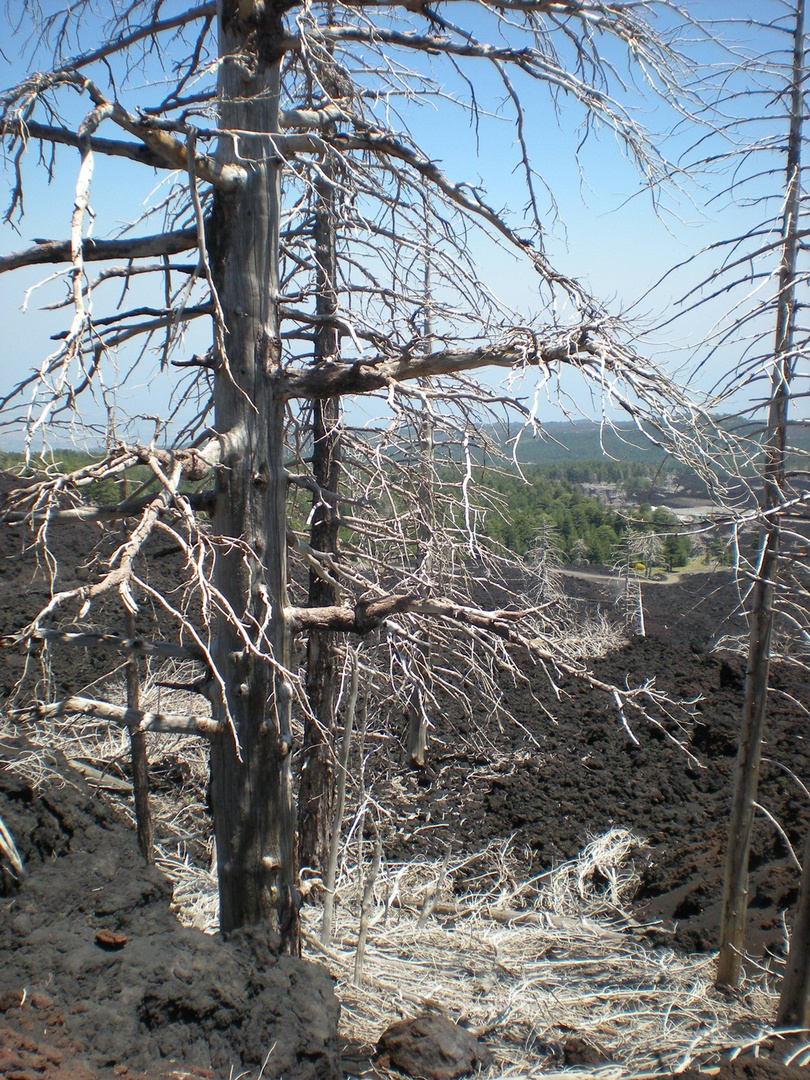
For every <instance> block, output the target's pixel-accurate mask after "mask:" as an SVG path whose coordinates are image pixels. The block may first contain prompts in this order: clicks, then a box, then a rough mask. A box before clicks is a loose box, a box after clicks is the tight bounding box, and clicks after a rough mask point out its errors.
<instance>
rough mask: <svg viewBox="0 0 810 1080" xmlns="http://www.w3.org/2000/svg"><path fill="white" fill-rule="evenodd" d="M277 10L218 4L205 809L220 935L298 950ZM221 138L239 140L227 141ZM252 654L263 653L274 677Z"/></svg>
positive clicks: (211, 237)
mask: <svg viewBox="0 0 810 1080" xmlns="http://www.w3.org/2000/svg"><path fill="white" fill-rule="evenodd" d="M248 7H250V8H251V14H250V18H249V20H247V21H246V22H244V23H243V22H242V21H241V19H242V16H241V14H240V13H242V12H243V9H246V8H248ZM282 10H283V9H281V8H273V7H271V6H269V5H268V7H267V8H259V6H258V5H257V6H256V8H255V10H253V9H252V5H249V4H248V5H240V6H239V9H238V12H237V10H236V9H234V8H230V6H229V7H228V11H227V12H226V10H225V5H224V4H223V3H220V10H219V31H220V56H232V55H235V54H237V53H241V55H240V56H239V57H238V59H234V60H231V61H227V60H226V61H225V62H223V63H221V64H220V68H219V94H220V112H221V115H220V123H221V126H222V128H223V129H224V131H225V134H224V135H223V137H222V138H221V140H220V146H219V156H220V160H221V161H223V162H230V161H234V160H235V158H236V155H237V154H238V159H239V164H240V165H241V166H242V167H243V168H244V169H245V170H246V178H245V181H244V183H243V184H242V185H241V186H240V188H239V189H238V190H237V191H236V192H235V193H234V194H227V195H224V194H222V193H217V195H216V197H215V202H214V208H213V212H212V221H211V235H210V257H211V261H212V273H213V277H214V283H215V285H216V287H217V291H218V294H219V303H220V305H221V308H222V312H223V315H224V324H225V325H224V328H223V329H224V332H223V331H222V330H218V331H217V333H216V342H215V359H216V361H217V367H216V376H215V390H214V401H215V410H216V412H215V417H216V427H217V430H218V431H219V432H220V433H222V435H223V437H224V439H225V453H224V461H223V466H224V467H222V468H220V469H219V471H218V476H217V500H216V511H215V513H214V518H213V525H214V533H215V535H217V536H220V537H223V538H224V539H223V540H222V542H221V549H220V551H219V554H218V558H217V562H216V568H215V577H214V583H215V585H216V587H217V588H218V589H219V590H220V592H221V593H222V595H223V596H224V597H225V599H226V601H227V602H228V603H229V604H230V606H231V608H232V610H233V611H234V612H235V613H236V616H237V618H238V620H239V622H240V623H241V626H239V625H235V620H233V619H228V618H225V617H222V616H221V617H220V620H219V625H218V628H217V636H216V640H215V642H214V648H213V655H214V659H215V661H216V663H217V667H218V670H219V672H220V674H221V676H222V679H223V682H224V688H225V693H226V695H227V704H228V707H229V709H230V713H231V716H232V718H233V722H234V728H235V733H234V734H235V736H236V738H235V737H234V734H232V733H227V734H224V735H220V736H217V737H216V738H215V739H214V740H213V742H212V747H211V801H212V807H213V813H214V826H215V834H216V842H217V860H218V873H219V895H220V926H221V928H222V930H223V932H225V933H227V932H229V931H231V930H234V929H236V928H238V927H240V926H243V925H248V924H255V923H259V922H262V921H265V920H267V919H271V920H273V921H274V922H275V924H276V925H277V928H278V930H279V933H280V935H281V938H282V943H283V946H284V947H285V948H286V949H287V950H288V951H290V952H298V951H299V950H300V945H299V931H298V904H297V902H296V900H297V894H296V892H295V884H296V857H295V821H294V813H293V801H292V777H291V770H290V763H291V754H290V744H291V723H290V712H291V696H292V695H291V688H290V686H289V683H288V681H287V679H286V678H285V674H284V671H285V670H287V669H289V664H290V641H291V632H290V627H289V625H288V622H287V618H286V609H287V585H286V578H287V562H286V493H287V479H286V473H285V470H284V458H283V454H284V418H285V403H284V400H283V398H282V397H281V396H280V395H279V394H278V393H277V392H276V381H277V376H278V373H279V365H280V361H281V343H280V340H279V334H278V315H277V306H276V305H277V296H278V249H279V203H280V185H279V167H280V163H279V161H278V159H277V158H276V157H274V156H273V155H272V150H271V147H270V142H269V140H268V139H267V138H262V137H261V135H262V134H271V133H274V132H277V131H278V106H279V69H280V49H279V48H278V43H279V42H280V40H281V37H282V26H281V21H280V20H281V14H282ZM229 130H235V131H238V132H240V135H239V136H238V138H236V137H229V136H228V134H227V132H228V131H229ZM250 132H256V133H257V136H256V137H255V138H252V137H251V136H250V134H249V133H250ZM226 349H227V354H226V352H225V350H226ZM226 433H227V434H226ZM254 648H255V649H256V650H257V651H258V650H261V651H263V652H267V651H268V649H270V650H271V651H272V655H273V658H274V660H275V664H276V665H280V667H279V666H271V664H270V663H268V662H267V661H266V660H263V659H260V658H259V657H258V656H257V655H256V653H255V652H254V651H253V650H254ZM237 739H238V745H237Z"/></svg>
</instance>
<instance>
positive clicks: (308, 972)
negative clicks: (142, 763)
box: [0, 742, 340, 1080]
mask: <svg viewBox="0 0 810 1080" xmlns="http://www.w3.org/2000/svg"><path fill="white" fill-rule="evenodd" d="M25 754H26V749H25V747H24V745H22V744H21V743H17V744H16V745H12V744H9V743H8V742H5V743H4V744H3V745H2V747H0V755H2V758H3V759H4V767H0V816H1V817H2V818H3V820H4V821H5V823H6V826H7V827H8V829H9V830H10V832H11V833H12V835H13V836H14V838H15V840H16V842H17V847H18V849H19V851H20V854H21V856H22V858H23V861H24V863H25V866H26V870H27V875H26V877H25V879H24V881H23V882H22V887H21V888H20V889H19V891H16V892H12V889H11V886H10V883H9V882H8V881H6V885H5V892H6V893H7V894H10V895H7V896H6V898H5V899H4V901H3V918H2V922H1V923H0V956H2V977H1V979H0V991H2V993H1V994H0V1009H2V1010H3V1013H4V1019H3V1028H4V1030H5V1034H4V1036H3V1045H4V1047H5V1048H6V1051H7V1052H8V1053H7V1057H6V1059H4V1061H5V1066H4V1068H3V1067H0V1073H2V1074H3V1075H7V1076H10V1075H12V1074H13V1073H14V1071H15V1069H16V1070H21V1073H20V1075H22V1074H23V1073H25V1075H26V1077H27V1076H28V1075H29V1074H30V1075H31V1076H42V1077H43V1078H45V1080H57V1077H59V1076H60V1075H71V1076H77V1075H80V1074H79V1073H78V1072H76V1071H74V1066H73V1065H72V1064H71V1065H70V1067H69V1068H68V1065H67V1064H66V1062H68V1063H69V1062H70V1061H72V1060H73V1059H74V1057H75V1055H81V1058H82V1059H83V1062H84V1064H83V1065H82V1068H84V1069H85V1072H86V1071H87V1070H88V1069H89V1070H91V1071H92V1073H95V1074H97V1075H98V1076H99V1077H106V1076H113V1075H118V1076H120V1075H124V1074H125V1073H126V1070H130V1072H131V1073H134V1074H137V1073H144V1074H146V1075H148V1076H149V1077H150V1078H157V1077H166V1076H170V1075H172V1074H173V1073H176V1072H177V1071H178V1070H181V1069H182V1070H186V1071H187V1070H189V1069H192V1070H193V1069H196V1070H197V1075H212V1074H211V1073H210V1071H207V1070H212V1069H213V1070H215V1071H216V1072H217V1074H225V1075H227V1074H228V1073H229V1072H230V1071H231V1070H233V1072H234V1073H239V1072H242V1071H243V1070H251V1071H254V1072H258V1071H259V1069H261V1068H262V1066H264V1072H263V1075H264V1076H265V1077H276V1076H281V1075H283V1076H285V1077H287V1078H300V1080H315V1078H323V1080H328V1078H331V1077H337V1076H339V1075H340V1069H339V1062H338V1045H337V1040H336V1031H337V1021H338V1012H339V1009H338V1004H337V999H336V997H335V994H334V988H333V983H332V980H331V978H330V976H329V975H328V973H327V972H326V971H325V969H324V968H322V967H320V966H319V965H317V964H313V963H307V962H304V961H300V960H296V959H293V958H291V957H287V956H278V955H277V951H276V947H275V946H276V942H275V941H274V940H273V939H272V938H271V937H270V936H269V935H268V934H267V933H263V932H259V931H251V932H250V933H241V934H236V935H233V936H232V937H231V938H230V939H229V940H228V941H227V942H226V941H223V940H222V939H221V938H220V937H219V935H214V936H209V935H205V934H203V933H201V932H200V931H198V930H195V929H191V928H186V927H183V926H181V925H180V924H179V923H178V921H177V920H176V918H175V917H174V915H173V914H172V912H171V910H170V906H169V905H170V900H171V889H170V886H169V885H168V883H167V881H166V879H165V878H164V877H163V875H162V874H161V873H160V872H159V871H157V870H155V869H154V868H149V867H145V866H144V865H143V863H142V860H141V859H140V856H139V854H138V852H137V848H136V846H135V842H134V837H133V835H132V830H131V828H130V827H129V826H128V825H127V824H124V823H122V822H120V821H119V820H118V819H117V818H116V816H115V814H114V813H113V812H112V811H111V809H110V807H109V806H108V805H107V804H106V803H104V802H101V801H99V800H98V799H96V798H94V797H92V796H91V795H90V793H89V791H88V789H87V788H86V786H85V784H84V782H83V780H82V778H81V777H80V776H79V775H78V774H77V773H76V772H75V771H74V770H73V769H71V768H70V766H69V765H68V764H67V762H66V761H64V759H62V758H60V757H59V756H58V755H56V756H54V757H53V759H52V761H51V762H50V763H48V764H49V766H50V770H53V771H52V772H50V770H49V772H50V777H49V780H48V782H47V783H45V784H44V785H43V786H40V787H38V788H36V789H35V787H34V785H33V784H32V783H31V782H30V781H29V780H27V779H26V778H25V777H24V776H21V775H20V774H19V773H18V772H15V771H14V767H13V766H14V763H15V762H16V763H19V762H20V759H21V756H23V757H24V755H25ZM9 763H11V764H9ZM46 1030H47V1034H46ZM4 1052H5V1051H4ZM8 1055H11V1056H8ZM26 1070H28V1071H27V1072H26ZM60 1070H61V1073H60ZM66 1070H67V1071H66ZM122 1070H123V1071H122ZM192 1075H193V1074H192Z"/></svg>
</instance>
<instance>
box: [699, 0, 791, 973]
mask: <svg viewBox="0 0 810 1080" xmlns="http://www.w3.org/2000/svg"><path fill="white" fill-rule="evenodd" d="M804 76H805V72H804V0H797V3H796V22H795V27H794V52H793V74H792V94H791V108H790V131H789V135H788V148H787V163H786V199H785V209H784V214H783V221H782V249H781V262H780V266H779V293H778V297H777V306H776V337H775V343H774V362H773V368H772V372H771V392H770V398H769V403H768V417H767V441H766V445H765V451H764V453H765V457H764V462H763V469H762V493H761V496H760V500H759V506H760V510H761V520H762V522H763V526H762V537H761V548H760V558H759V566H758V572H757V577H756V581H755V583H754V587H753V590H752V595H751V629H750V634H749V641H748V666H747V670H746V676H745V704H744V706H743V717H742V727H741V731H740V745H739V750H738V754H737V766H736V773H735V781H734V798H733V802H732V808H731V821H730V826H729V841H728V851H727V853H726V873H725V883H724V888H723V915H722V922H721V928H720V956H719V959H718V965H717V981H718V983H720V984H722V985H734V984H735V983H736V982H737V981H738V979H739V976H740V969H741V964H742V956H743V948H744V940H745V919H746V913H747V910H748V857H749V853H750V850H751V833H752V830H753V827H754V813H755V809H756V807H755V803H756V795H757V787H758V785H759V766H760V756H761V749H762V737H763V734H764V731H765V718H766V711H767V703H768V678H769V672H770V660H771V638H772V635H773V621H774V592H775V588H776V584H777V580H778V574H779V544H780V514H779V510H778V508H779V507H780V505H781V504H782V502H783V498H784V495H783V492H784V482H785V442H786V434H787V420H788V404H789V400H790V383H791V378H792V375H793V367H794V362H795V357H794V354H793V338H794V324H795V310H796V300H795V291H796V261H797V255H798V247H799V242H798V236H797V223H798V218H799V212H800V208H801V141H802V85H803V81H804Z"/></svg>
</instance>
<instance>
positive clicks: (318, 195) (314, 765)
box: [298, 165, 341, 874]
mask: <svg viewBox="0 0 810 1080" xmlns="http://www.w3.org/2000/svg"><path fill="white" fill-rule="evenodd" d="M331 180H332V178H331V171H330V169H329V166H328V165H327V166H325V168H324V172H323V174H322V175H321V176H320V177H319V178H318V180H317V181H316V183H315V257H316V289H317V295H316V311H317V314H318V315H319V316H321V317H322V318H323V319H329V318H330V317H331V316H333V315H334V314H335V312H336V311H337V289H336V274H337V253H336V249H335V244H336V236H337V228H336V225H337V222H336V212H337V207H336V188H335V185H334V184H333V183H332V182H331ZM338 349H339V340H338V334H337V331H336V329H335V327H334V326H333V325H332V324H331V323H329V322H328V321H323V322H320V323H319V325H318V329H317V331H316V336H315V355H314V357H313V362H314V363H315V364H323V363H328V362H330V361H332V362H334V361H335V360H336V359H337V358H338ZM340 460H341V433H340V403H339V401H338V400H337V399H336V398H324V399H320V398H319V399H316V400H315V401H314V402H313V405H312V475H313V477H314V479H315V481H316V482H317V483H318V484H319V485H320V487H321V488H325V489H326V490H327V491H332V492H337V491H338V488H339V486H340V469H341V465H340ZM338 530H339V525H338V508H337V506H334V505H332V504H331V503H330V501H329V497H328V496H326V497H321V496H319V495H317V494H316V495H315V497H314V499H313V506H312V520H311V523H310V537H309V540H310V544H311V545H312V547H313V548H315V549H316V550H317V551H328V552H330V553H331V554H332V555H334V556H337V553H338ZM337 602H338V596H337V593H336V590H335V588H334V586H333V585H332V584H331V583H330V582H328V581H325V580H324V579H323V578H322V577H321V576H320V575H318V574H315V573H314V572H310V576H309V605H310V607H327V606H331V605H333V604H336V603H337ZM338 679H339V668H338V656H337V650H336V641H335V633H334V631H331V630H318V629H312V630H310V633H309V638H308V643H307V676H306V687H307V698H308V701H309V707H310V710H311V714H312V715H311V716H309V717H307V718H306V719H305V722H304V760H303V768H302V772H301V783H300V786H299V791H298V805H299V816H298V841H299V852H300V857H301V865H302V866H307V867H309V868H310V869H311V870H313V871H314V872H316V873H320V874H323V873H324V871H325V869H326V865H327V862H328V859H329V846H330V838H331V833H332V827H333V824H334V821H333V819H334V808H335V766H334V753H335V751H334V744H335V738H334V735H335V706H336V703H337V691H338Z"/></svg>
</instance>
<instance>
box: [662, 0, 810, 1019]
mask: <svg viewBox="0 0 810 1080" xmlns="http://www.w3.org/2000/svg"><path fill="white" fill-rule="evenodd" d="M757 19H758V21H757V22H755V23H753V24H752V26H753V28H754V30H755V38H754V39H753V40H754V45H753V46H752V48H753V49H755V50H756V52H755V53H754V54H753V55H750V56H749V57H747V58H745V59H742V58H741V54H737V55H735V56H734V57H733V59H732V61H731V63H730V64H729V67H728V69H727V70H724V71H723V73H722V80H723V81H722V86H723V90H722V94H721V97H720V103H719V105H718V122H717V133H716V134H715V136H714V137H713V142H712V149H713V151H714V154H713V156H712V157H711V158H710V159H708V162H704V163H703V164H710V165H711V166H713V167H715V168H717V167H718V165H719V166H721V167H722V168H723V169H724V170H726V171H727V172H728V174H730V175H731V176H732V180H731V182H730V183H731V186H730V187H728V188H726V189H724V190H723V191H722V192H719V193H717V194H716V195H715V199H716V200H719V199H721V198H728V199H729V200H730V201H731V202H732V203H733V202H736V203H737V204H738V206H740V207H741V208H743V209H747V211H748V212H749V218H748V219H747V220H746V219H743V221H744V223H745V229H744V231H741V232H740V233H739V234H738V235H736V236H734V237H731V238H729V239H728V240H724V241H721V242H719V243H717V244H715V245H713V246H712V247H711V248H710V249H708V250H707V251H706V252H703V253H701V255H702V256H708V257H710V258H711V260H712V263H713V265H712V269H711V272H710V273H709V274H707V275H706V277H705V278H703V280H701V281H700V282H699V284H698V285H697V286H695V287H694V288H693V289H692V290H691V291H690V293H689V294H688V296H687V298H686V302H685V303H684V305H683V313H684V314H691V313H693V312H694V311H695V309H697V308H700V307H702V306H704V305H706V306H708V307H709V309H710V310H711V311H712V312H713V313H714V312H715V311H716V309H717V308H718V306H719V310H720V315H719V317H717V316H716V317H717V322H716V324H715V326H714V328H713V332H712V334H711V335H710V337H709V339H708V340H707V342H706V343H704V348H703V358H702V360H701V365H702V366H703V367H707V366H708V364H709V363H710V362H712V361H713V362H717V360H718V358H720V357H723V356H726V355H729V353H732V355H733V356H734V361H735V362H734V364H733V366H732V368H731V370H730V372H729V373H728V374H727V375H725V376H724V377H723V378H721V379H720V380H719V381H718V383H717V385H716V388H715V389H716V392H717V397H716V406H715V407H716V409H717V410H718V411H722V412H725V413H726V414H728V413H729V411H730V410H731V409H733V410H734V411H733V414H732V415H730V416H728V415H727V417H726V420H725V426H726V429H727V430H728V429H730V428H736V431H735V434H736V436H737V440H738V446H737V460H736V462H735V463H734V464H731V459H729V460H727V461H726V462H725V466H726V468H731V469H732V471H733V473H734V474H735V475H736V476H737V477H738V478H741V479H743V480H745V481H746V482H747V483H748V484H749V486H750V487H749V491H750V498H749V500H748V505H746V506H744V507H743V509H742V511H740V509H739V499H738V500H737V502H738V505H737V507H736V508H732V517H733V518H736V520H737V527H736V534H737V535H736V538H735V547H736V549H737V551H738V553H739V559H738V571H739V573H740V578H741V581H742V583H743V585H744V587H745V607H746V609H747V612H748V616H749V636H748V643H747V655H748V663H747V669H746V680H745V703H744V708H743V716H742V722H741V732H740V742H739V750H738V757H737V765H736V772H735V787H734V797H733V803H732V809H731V818H730V825H729V842H728V850H727V854H726V873H725V883H724V894H723V915H722V925H721V941H720V956H719V962H718V972H717V980H718V982H719V983H721V984H726V985H734V984H735V983H736V982H737V981H738V980H739V978H740V975H741V972H742V963H743V959H744V945H745V924H746V912H747V907H748V863H749V854H750V850H751V841H752V833H753V829H754V821H755V816H756V810H757V803H756V797H757V787H758V783H759V770H760V758H761V749H762V741H763V736H764V733H765V725H766V718H767V704H768V696H769V693H770V688H769V680H770V666H771V659H772V656H773V655H774V654H775V653H780V654H782V656H783V658H785V659H787V660H788V661H789V662H792V663H799V664H804V665H806V663H807V661H806V654H807V641H808V640H810V635H809V634H808V631H810V624H809V623H808V611H807V595H808V566H807V559H806V551H807V532H806V529H807V524H806V522H807V509H806V508H807V502H808V491H807V471H806V465H805V462H804V461H803V460H802V459H803V458H806V454H805V453H803V452H802V450H801V448H800V447H794V446H791V441H790V439H791V433H790V426H789V418H790V409H791V403H792V402H794V401H795V400H796V398H797V397H804V396H806V389H805V388H804V385H803V384H804V382H805V381H806V379H807V371H806V365H807V347H808V337H807V333H808V331H807V326H806V325H804V324H803V323H802V321H801V319H800V316H799V311H800V307H801V305H800V303H799V299H798V297H799V294H800V290H801V289H806V287H807V279H808V270H807V263H806V257H807V246H806V243H805V242H804V238H805V236H806V234H807V232H808V221H807V189H806V184H805V183H804V174H803V170H802V150H803V147H804V142H805V133H804V125H805V121H806V115H807V98H806V81H807V64H806V55H807V53H806V26H805V3H804V0H787V2H782V0H778V2H776V0H775V2H773V3H766V4H764V5H762V6H761V7H760V8H759V9H758V11H757ZM718 140H719V145H718ZM704 149H705V148H704V147H703V145H702V144H701V152H704ZM718 257H719V259H720V265H719V267H718V266H717V265H716V262H717V260H718ZM677 317H678V318H680V317H682V315H679V316H677ZM734 421H736V423H735V422H734ZM791 458H792V459H793V460H792V462H791ZM752 507H753V509H752ZM752 530H755V531H757V532H758V542H757V543H756V545H755V547H754V549H753V550H751V545H750V540H749V538H750V534H751V532H752ZM746 533H748V536H745V534H746ZM741 537H742V539H741ZM784 549H787V550H784ZM801 712H802V715H803V716H804V717H805V718H806V716H807V709H806V706H804V705H802V706H801ZM808 874H810V867H809V866H808V863H807V860H806V861H805V865H804V883H803V889H802V901H801V904H802V905H803V906H800V911H799V914H798V918H797V923H796V928H795V929H794V932H793V935H792V940H791V953H790V959H789V962H788V976H787V977H786V979H785V981H784V984H783V990H782V996H781V1001H780V1005H779V1011H778V1020H779V1022H780V1023H782V1024H798V1025H799V1026H806V1025H807V1024H808V1023H810V1011H809V1010H810V996H808V988H810V977H808V972H810V956H808V937H807V918H808V912H807V906H806V905H807V902H808V896H810V890H808V880H810V879H808Z"/></svg>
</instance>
